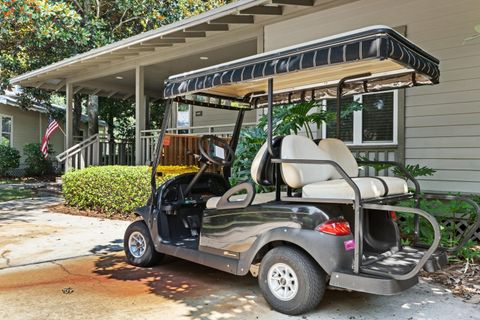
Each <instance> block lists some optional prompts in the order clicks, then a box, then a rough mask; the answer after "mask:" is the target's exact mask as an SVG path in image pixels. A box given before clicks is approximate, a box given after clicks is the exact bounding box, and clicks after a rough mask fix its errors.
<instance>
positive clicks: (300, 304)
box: [258, 247, 326, 315]
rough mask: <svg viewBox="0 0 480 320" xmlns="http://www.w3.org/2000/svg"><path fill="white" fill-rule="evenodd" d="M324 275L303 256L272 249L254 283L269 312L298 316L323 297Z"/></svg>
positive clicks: (313, 262)
mask: <svg viewBox="0 0 480 320" xmlns="http://www.w3.org/2000/svg"><path fill="white" fill-rule="evenodd" d="M325 278H326V277H325V272H324V271H323V270H322V269H321V268H320V267H319V266H318V265H317V263H316V262H315V261H313V260H312V259H311V258H310V257H308V256H307V255H306V254H305V253H303V252H301V251H300V250H297V249H295V248H290V247H276V248H274V249H272V250H270V251H269V252H268V253H267V254H266V255H265V256H264V257H263V259H262V262H261V264H260V273H259V276H258V282H259V285H260V289H261V290H262V293H263V296H264V297H265V299H266V300H267V302H268V303H269V304H270V306H272V308H273V309H275V310H276V311H279V312H281V313H285V314H288V315H299V314H302V313H305V312H308V311H310V310H312V309H314V308H315V307H316V306H317V305H318V304H319V303H320V301H321V300H322V298H323V294H324V293H325V281H326V280H325Z"/></svg>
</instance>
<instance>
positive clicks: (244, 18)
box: [210, 15, 255, 24]
mask: <svg viewBox="0 0 480 320" xmlns="http://www.w3.org/2000/svg"><path fill="white" fill-rule="evenodd" d="M210 23H211V24H219V23H220V24H225V23H231V24H234V23H241V24H249V23H250V24H251V23H255V19H254V17H253V16H251V15H230V16H225V17H221V18H217V19H214V20H212V21H210Z"/></svg>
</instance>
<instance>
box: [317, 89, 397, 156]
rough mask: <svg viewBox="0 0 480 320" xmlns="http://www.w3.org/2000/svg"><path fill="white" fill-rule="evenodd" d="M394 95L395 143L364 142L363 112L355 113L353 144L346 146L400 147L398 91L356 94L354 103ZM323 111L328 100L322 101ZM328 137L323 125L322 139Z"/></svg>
mask: <svg viewBox="0 0 480 320" xmlns="http://www.w3.org/2000/svg"><path fill="white" fill-rule="evenodd" d="M389 92H392V93H393V98H392V99H393V120H392V121H393V129H392V130H393V141H366V142H364V141H363V140H362V139H363V134H362V129H363V128H362V126H363V112H362V111H354V112H353V142H345V144H346V145H348V146H351V147H364V146H374V147H383V146H391V147H395V146H398V90H388V91H382V92H368V93H362V94H356V95H354V96H353V100H354V101H358V102H360V103H362V102H363V96H365V95H372V94H379V93H389ZM322 109H323V110H326V109H327V99H323V100H322ZM326 137H327V125H326V124H324V125H322V138H323V139H325V138H326Z"/></svg>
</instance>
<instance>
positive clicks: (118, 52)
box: [110, 50, 137, 56]
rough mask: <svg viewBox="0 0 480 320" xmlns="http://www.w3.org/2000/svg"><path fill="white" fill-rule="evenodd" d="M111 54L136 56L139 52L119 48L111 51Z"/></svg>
mask: <svg viewBox="0 0 480 320" xmlns="http://www.w3.org/2000/svg"><path fill="white" fill-rule="evenodd" d="M110 54H111V55H112V56H136V55H137V52H128V51H127V52H125V51H123V52H121V51H120V50H118V51H114V52H110Z"/></svg>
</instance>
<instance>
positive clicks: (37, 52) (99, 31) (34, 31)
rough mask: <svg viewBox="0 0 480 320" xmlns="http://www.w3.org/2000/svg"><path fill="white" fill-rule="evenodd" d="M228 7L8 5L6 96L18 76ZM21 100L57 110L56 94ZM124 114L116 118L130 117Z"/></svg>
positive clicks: (143, 1)
mask: <svg viewBox="0 0 480 320" xmlns="http://www.w3.org/2000/svg"><path fill="white" fill-rule="evenodd" d="M227 2H230V0H208V1H204V0H163V1H158V0H116V1H110V0H5V1H2V2H0V70H1V72H0V94H1V93H3V91H4V90H5V89H8V88H9V80H10V79H11V78H12V77H14V76H17V75H19V74H22V73H25V72H28V71H31V70H34V69H38V68H40V67H43V66H46V65H49V64H51V63H54V62H57V61H59V60H62V59H65V58H68V57H71V56H73V55H75V54H79V53H82V52H86V51H88V50H90V49H93V48H97V47H100V46H104V45H106V44H109V43H112V42H115V41H118V40H121V39H124V38H126V37H129V36H132V35H136V34H138V33H141V32H145V31H148V30H152V29H156V28H159V27H161V26H162V25H166V24H170V23H172V22H175V21H178V20H181V19H184V18H186V17H189V16H193V15H197V14H199V13H202V12H204V11H206V10H210V9H213V8H215V7H218V6H221V5H224V4H226V3H227ZM19 101H20V104H21V105H22V106H24V107H28V106H31V105H32V104H33V103H35V102H40V103H43V104H44V105H45V106H46V107H47V108H48V109H49V110H50V111H52V110H53V108H49V107H50V101H51V93H50V92H46V91H44V90H40V89H35V88H33V89H26V90H24V91H23V92H22V93H20V94H19ZM111 101H112V100H106V101H104V102H105V103H109V102H111ZM114 105H117V104H116V103H114ZM103 106H104V105H101V107H100V108H102V107H103ZM106 108H108V109H109V110H108V111H105V112H107V113H111V112H114V111H115V110H116V109H113V108H114V106H113V105H110V106H107V107H106ZM157 109H158V108H157ZM122 110H123V109H122ZM122 112H123V111H119V113H116V114H115V117H116V118H119V117H122V116H124V115H122Z"/></svg>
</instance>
